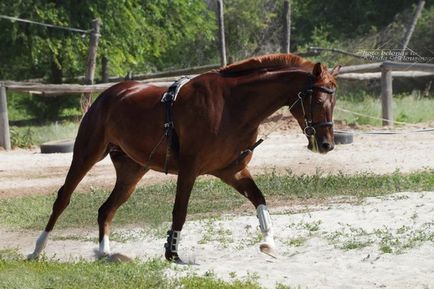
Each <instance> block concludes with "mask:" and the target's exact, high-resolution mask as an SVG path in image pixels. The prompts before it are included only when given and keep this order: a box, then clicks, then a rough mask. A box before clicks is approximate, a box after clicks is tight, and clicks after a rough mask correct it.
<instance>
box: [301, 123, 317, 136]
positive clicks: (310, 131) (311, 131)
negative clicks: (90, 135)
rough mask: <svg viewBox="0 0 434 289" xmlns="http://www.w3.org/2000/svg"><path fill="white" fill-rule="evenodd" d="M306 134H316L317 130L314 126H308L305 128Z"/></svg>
mask: <svg viewBox="0 0 434 289" xmlns="http://www.w3.org/2000/svg"><path fill="white" fill-rule="evenodd" d="M303 132H304V134H305V135H306V136H314V135H315V134H316V130H315V128H314V127H313V126H310V125H309V126H306V127H305V128H304V130H303Z"/></svg>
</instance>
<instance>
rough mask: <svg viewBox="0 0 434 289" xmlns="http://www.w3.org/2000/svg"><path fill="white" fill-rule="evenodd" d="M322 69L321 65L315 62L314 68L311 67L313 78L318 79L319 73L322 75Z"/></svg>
mask: <svg viewBox="0 0 434 289" xmlns="http://www.w3.org/2000/svg"><path fill="white" fill-rule="evenodd" d="M322 69H323V67H322V65H321V63H319V62H317V63H315V66H314V67H313V71H312V74H313V75H314V76H315V77H320V76H321V73H322Z"/></svg>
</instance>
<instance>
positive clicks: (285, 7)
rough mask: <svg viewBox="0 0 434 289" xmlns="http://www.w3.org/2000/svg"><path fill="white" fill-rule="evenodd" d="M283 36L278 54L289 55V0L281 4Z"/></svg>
mask: <svg viewBox="0 0 434 289" xmlns="http://www.w3.org/2000/svg"><path fill="white" fill-rule="evenodd" d="M282 20H283V34H282V47H281V49H280V52H282V53H289V51H290V47H289V46H290V43H291V3H290V2H289V0H285V1H284V2H283V19H282Z"/></svg>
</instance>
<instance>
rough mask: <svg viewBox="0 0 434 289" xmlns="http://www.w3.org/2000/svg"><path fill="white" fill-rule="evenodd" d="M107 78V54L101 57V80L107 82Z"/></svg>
mask: <svg viewBox="0 0 434 289" xmlns="http://www.w3.org/2000/svg"><path fill="white" fill-rule="evenodd" d="M108 79H109V74H108V58H107V56H105V55H104V56H103V57H102V59H101V82H102V83H107V82H108Z"/></svg>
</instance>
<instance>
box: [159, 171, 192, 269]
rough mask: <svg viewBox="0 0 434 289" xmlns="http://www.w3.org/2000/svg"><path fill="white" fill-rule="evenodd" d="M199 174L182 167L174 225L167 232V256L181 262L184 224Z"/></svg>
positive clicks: (174, 208) (177, 185) (171, 259)
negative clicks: (179, 251) (179, 247)
mask: <svg viewBox="0 0 434 289" xmlns="http://www.w3.org/2000/svg"><path fill="white" fill-rule="evenodd" d="M196 177H197V175H196V174H195V173H194V170H192V169H181V170H180V171H179V173H178V181H177V184H176V198H175V204H174V205H173V211H172V227H171V229H170V231H168V232H167V243H166V244H165V245H164V247H165V249H166V252H165V257H166V259H167V260H169V261H173V262H180V261H181V260H180V258H179V256H178V245H179V241H180V237H181V230H182V226H183V225H184V223H185V218H186V216H187V207H188V200H189V199H190V194H191V190H192V188H193V185H194V182H195V180H196Z"/></svg>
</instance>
